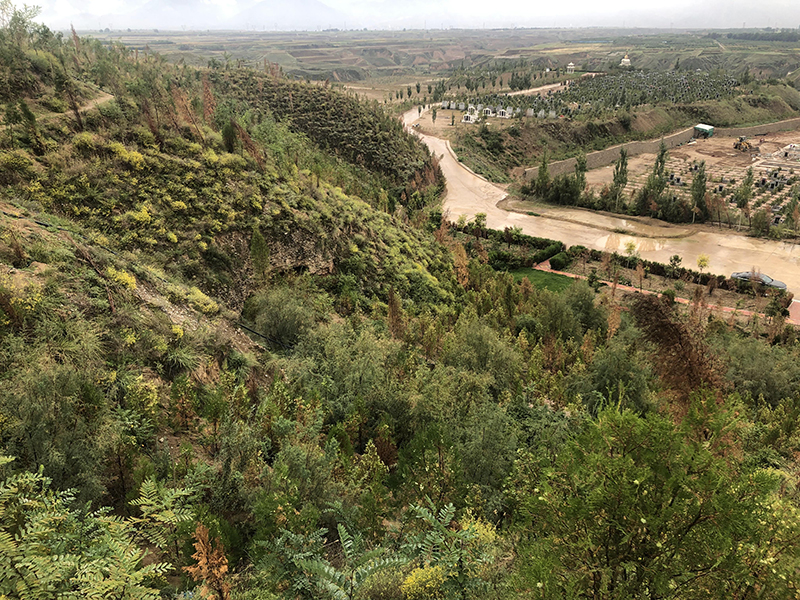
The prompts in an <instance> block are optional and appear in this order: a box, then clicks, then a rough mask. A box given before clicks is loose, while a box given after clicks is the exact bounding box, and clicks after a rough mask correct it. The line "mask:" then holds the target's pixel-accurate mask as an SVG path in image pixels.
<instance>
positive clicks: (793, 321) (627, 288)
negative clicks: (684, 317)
mask: <svg viewBox="0 0 800 600" xmlns="http://www.w3.org/2000/svg"><path fill="white" fill-rule="evenodd" d="M533 269H535V270H537V271H541V272H543V273H549V274H552V275H560V276H562V277H569V278H571V279H575V280H578V279H582V280H584V281H585V280H587V279H588V277H587V276H586V275H580V274H579V273H568V272H566V271H555V270H553V269H552V268H551V267H550V260H546V261H544V262H541V263H539V264H538V265H535V266H534V267H533ZM523 276H527V275H522V276H521V277H523ZM521 277H520V278H521ZM515 278H516V275H515ZM531 283H532V284H534V285H536V282H535V281H534V280H533V279H532V280H531ZM598 283H600V284H602V285H606V286H608V287H611V288H613V289H617V290H621V291H623V292H629V293H639V294H645V295H648V296H658V297H659V298H662V297H664V294H663V293H662V292H656V291H653V290H648V289H639V288H637V287H636V286H633V285H625V284H621V283H617V284H616V285H615V284H614V282H613V281H608V280H605V279H598ZM537 287H540V286H537ZM541 287H544V286H541ZM566 287H569V286H566ZM566 287H565V288H563V289H566ZM548 289H550V290H551V291H560V290H553V289H552V288H548ZM674 301H675V302H677V303H678V304H685V305H687V306H688V305H691V304H693V302H692V300H689V299H688V298H681V297H679V296H675V298H674ZM793 303H794V301H793ZM705 307H706V308H707V309H708V310H712V311H714V310H718V311H720V312H723V313H729V314H734V313H735V314H739V315H744V316H746V317H753V316H757V317H759V318H761V319H766V318H768V317H767V315H765V314H764V313H761V312H756V311H752V310H744V309H740V308H735V307H732V306H722V305H718V304H706V305H705ZM786 323H787V324H789V325H800V320H798V319H797V317H796V316H794V317H793V316H792V315H791V311H790V316H789V317H787V318H786Z"/></svg>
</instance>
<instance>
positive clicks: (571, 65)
mask: <svg viewBox="0 0 800 600" xmlns="http://www.w3.org/2000/svg"><path fill="white" fill-rule="evenodd" d="M574 72H575V64H574V63H569V64H568V65H567V75H570V74H572V73H574Z"/></svg>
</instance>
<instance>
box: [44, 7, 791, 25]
mask: <svg viewBox="0 0 800 600" xmlns="http://www.w3.org/2000/svg"><path fill="white" fill-rule="evenodd" d="M30 3H32V4H37V5H38V6H41V8H42V14H41V17H40V19H41V20H42V21H44V22H45V23H46V24H47V25H49V26H50V27H52V28H56V29H61V28H66V27H68V26H69V24H70V23H73V24H74V25H75V26H76V28H79V29H88V28H92V29H97V28H106V27H110V28H112V29H124V28H129V27H130V28H160V29H225V28H236V29H257V30H262V29H266V30H272V29H284V30H285V29H312V30H314V29H319V28H327V27H337V28H339V29H343V28H349V29H352V28H361V27H370V28H387V29H388V28H403V27H408V28H423V27H427V28H439V27H445V28H447V27H475V28H480V27H498V26H499V27H553V26H558V27H569V26H574V27H591V26H615V27H621V26H625V27H664V28H669V27H670V26H673V27H681V28H685V27H693V28H708V27H717V28H721V27H725V28H729V27H737V28H738V27H742V26H743V25H746V26H747V27H768V26H769V27H792V28H794V27H800V0H763V1H761V2H752V1H751V2H744V1H742V0H728V1H725V0H694V1H692V0H674V1H668V0H655V1H650V2H642V1H641V0H620V1H616V2H614V1H611V0H573V1H572V2H569V3H564V2H555V1H552V0H551V1H542V0H538V1H537V0H506V1H501V2H489V1H487V0H433V1H431V0H400V1H398V0H30Z"/></svg>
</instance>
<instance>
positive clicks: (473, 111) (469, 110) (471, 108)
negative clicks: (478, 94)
mask: <svg viewBox="0 0 800 600" xmlns="http://www.w3.org/2000/svg"><path fill="white" fill-rule="evenodd" d="M467 114H470V115H472V116H473V117H474V116H477V114H478V111H477V110H476V109H475V107H474V106H473V105H472V104H470V105H469V106H468V107H467Z"/></svg>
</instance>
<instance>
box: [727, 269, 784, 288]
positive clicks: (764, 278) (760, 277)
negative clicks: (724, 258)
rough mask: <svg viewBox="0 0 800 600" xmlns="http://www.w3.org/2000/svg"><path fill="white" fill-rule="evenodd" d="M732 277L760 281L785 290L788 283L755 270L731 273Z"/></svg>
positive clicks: (754, 281) (753, 281) (762, 283)
mask: <svg viewBox="0 0 800 600" xmlns="http://www.w3.org/2000/svg"><path fill="white" fill-rule="evenodd" d="M731 279H738V280H740V281H749V282H751V283H760V284H761V285H766V286H768V287H773V288H776V289H779V290H785V289H786V284H785V283H783V282H782V281H778V280H777V279H773V278H772V277H770V276H769V275H764V273H756V272H755V271H741V272H739V273H733V274H731Z"/></svg>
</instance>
